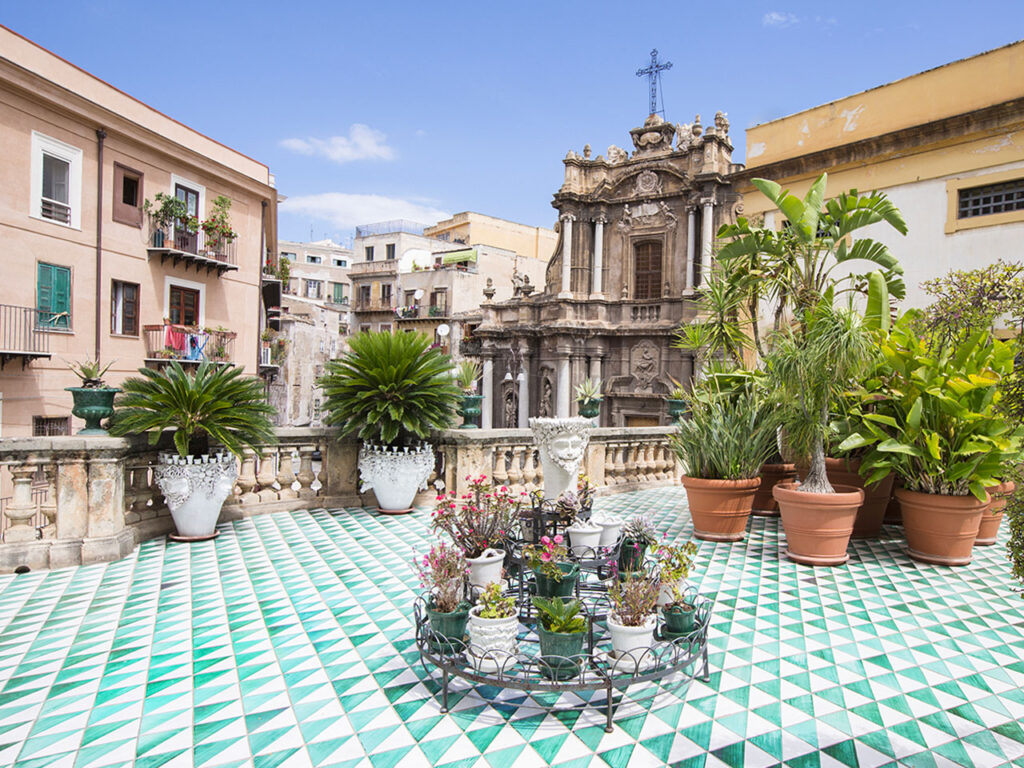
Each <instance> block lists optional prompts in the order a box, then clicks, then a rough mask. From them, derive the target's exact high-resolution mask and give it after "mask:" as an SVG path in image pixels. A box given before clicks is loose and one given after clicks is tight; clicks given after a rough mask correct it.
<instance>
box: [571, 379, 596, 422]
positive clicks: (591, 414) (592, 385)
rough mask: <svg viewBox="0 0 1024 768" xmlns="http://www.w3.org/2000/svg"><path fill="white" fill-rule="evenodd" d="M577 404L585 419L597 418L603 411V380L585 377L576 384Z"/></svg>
mask: <svg viewBox="0 0 1024 768" xmlns="http://www.w3.org/2000/svg"><path fill="white" fill-rule="evenodd" d="M575 394H576V406H577V408H578V409H579V414H580V416H582V417H583V418H585V419H593V418H596V417H597V416H598V415H600V413H601V400H602V397H601V382H600V380H598V381H591V380H590V379H584V380H583V381H582V382H580V384H578V385H577V386H576V393H575Z"/></svg>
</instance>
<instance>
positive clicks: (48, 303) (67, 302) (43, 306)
mask: <svg viewBox="0 0 1024 768" xmlns="http://www.w3.org/2000/svg"><path fill="white" fill-rule="evenodd" d="M36 309H38V310H39V324H40V325H43V326H47V327H50V328H70V327H71V316H70V312H71V270H70V269H68V268H67V267H55V266H53V265H52V264H39V265H38V269H37V271H36Z"/></svg>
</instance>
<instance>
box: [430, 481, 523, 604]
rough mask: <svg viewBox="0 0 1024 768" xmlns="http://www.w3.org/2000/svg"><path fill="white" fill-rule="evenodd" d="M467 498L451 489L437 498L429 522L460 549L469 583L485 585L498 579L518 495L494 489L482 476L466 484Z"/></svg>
mask: <svg viewBox="0 0 1024 768" xmlns="http://www.w3.org/2000/svg"><path fill="white" fill-rule="evenodd" d="M469 488H470V493H469V498H465V497H464V498H461V499H459V498H457V496H456V494H455V492H454V491H450V492H449V493H448V495H447V496H438V497H437V507H436V508H435V510H434V514H433V517H432V519H431V522H430V527H431V530H432V531H444V532H445V533H446V534H448V536H449V538H451V540H452V541H453V542H454V543H455V545H456V546H457V547H459V548H460V549H462V551H463V552H464V553H465V556H466V562H467V563H468V564H469V583H470V585H471V586H474V587H481V588H483V587H486V586H488V585H489V584H492V583H498V582H500V581H501V568H502V563H503V562H504V560H505V550H504V546H505V542H506V540H507V539H508V537H509V532H510V531H511V530H512V526H513V525H514V524H515V521H516V519H517V518H518V517H519V498H518V497H517V496H515V495H514V494H513V493H512V491H510V490H509V489H508V488H507V487H505V486H501V487H500V488H494V487H493V486H491V485H490V484H489V483H488V482H487V478H486V477H485V476H484V475H481V476H480V477H477V478H474V479H472V480H471V481H470V484H469Z"/></svg>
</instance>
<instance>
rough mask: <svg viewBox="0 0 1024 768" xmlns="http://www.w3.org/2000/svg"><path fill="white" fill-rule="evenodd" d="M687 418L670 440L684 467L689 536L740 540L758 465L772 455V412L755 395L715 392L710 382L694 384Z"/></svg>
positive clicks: (751, 392) (758, 482)
mask: <svg viewBox="0 0 1024 768" xmlns="http://www.w3.org/2000/svg"><path fill="white" fill-rule="evenodd" d="M689 407H690V416H689V418H687V419H683V420H680V422H679V423H678V425H677V426H676V431H675V432H674V433H673V434H672V435H671V436H670V439H671V442H672V448H673V450H674V451H675V453H676V455H677V456H678V457H679V460H680V461H681V462H682V463H683V466H684V468H685V472H684V474H683V477H682V483H683V487H685V488H686V497H687V500H688V501H689V507H690V517H691V518H692V519H693V531H694V535H695V536H696V537H697V538H698V539H707V540H709V541H740V540H742V539H743V537H744V536H746V530H747V520H748V519H749V518H750V512H751V510H752V509H753V507H754V493H755V492H756V491H757V488H758V486H760V485H761V477H760V472H761V466H762V465H763V464H764V463H765V461H766V460H767V458H768V457H769V456H771V455H772V453H773V452H774V451H775V427H776V421H775V418H774V409H773V408H771V407H769V406H768V404H767V403H766V402H765V400H764V398H763V397H762V396H761V394H760V393H758V392H756V391H755V390H752V389H742V390H740V391H738V392H735V393H731V394H728V395H727V394H723V393H722V392H720V391H719V390H718V389H717V387H716V385H715V383H714V380H713V379H708V380H705V381H704V382H701V383H699V384H697V385H695V389H694V391H693V392H692V393H691V394H690V396H689Z"/></svg>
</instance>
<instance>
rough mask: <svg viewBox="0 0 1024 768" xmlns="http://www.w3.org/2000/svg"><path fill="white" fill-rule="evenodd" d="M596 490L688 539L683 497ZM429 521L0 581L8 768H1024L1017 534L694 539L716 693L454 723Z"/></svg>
mask: <svg viewBox="0 0 1024 768" xmlns="http://www.w3.org/2000/svg"><path fill="white" fill-rule="evenodd" d="M598 503H599V504H600V505H601V506H608V507H615V508H616V509H618V510H619V511H622V512H629V513H632V512H639V511H651V512H652V513H653V514H654V515H655V518H656V519H657V521H658V522H659V524H660V525H661V527H662V528H663V529H664V530H666V531H667V532H668V534H669V536H670V537H685V536H687V535H688V534H689V532H690V523H689V516H688V515H687V514H686V513H685V511H682V510H684V509H685V506H684V496H683V492H682V490H681V489H669V490H651V491H646V492H641V493H636V494H631V495H628V496H618V497H612V498H608V499H601V500H599V501H598ZM428 519H429V517H428V513H427V512H426V511H421V512H417V513H415V514H413V515H409V516H405V517H380V516H377V515H375V514H373V513H370V512H367V511H364V510H341V511H333V512H328V511H317V512H296V513H294V514H278V515H273V516H267V517H260V518H255V519H250V520H244V521H241V522H238V523H232V524H229V525H225V526H224V527H223V532H222V535H221V537H220V538H219V539H218V540H217V541H215V542H207V543H203V544H198V545H191V546H189V545H184V544H170V543H167V542H164V541H150V542H147V543H146V544H143V545H142V546H141V547H140V548H139V549H138V551H137V552H136V553H135V554H134V555H133V556H131V557H129V558H127V559H126V560H123V561H121V562H118V563H113V564H109V565H99V566H87V567H82V568H71V569H66V570H61V571H54V572H52V573H31V574H26V575H22V576H6V577H3V578H0V766H11V765H14V766H17V768H29V766H90V767H94V768H100V766H122V765H124V766H127V765H133V764H134V765H136V766H259V767H263V766H268V767H269V766H278V765H280V766H308V765H313V766H350V765H351V766H396V765H400V766H402V768H415V767H416V766H431V765H438V766H441V765H453V766H512V765H515V766H517V767H519V766H533V765H565V766H585V765H595V766H604V765H610V766H627V765H628V766H630V767H631V768H632V767H633V766H647V765H677V764H678V765H708V766H712V765H715V766H717V765H723V764H724V765H731V766H747V765H749V766H760V765H773V764H779V763H785V764H787V765H793V766H796V765H847V766H854V765H863V766H879V765H914V766H916V765H922V766H924V765H927V766H931V765H938V766H945V765H964V766H998V765H1022V766H1024V727H1022V723H1024V600H1021V598H1020V596H1019V595H1017V594H1014V593H1013V592H1012V591H1011V585H1010V582H1009V578H1008V576H1007V565H1006V562H1005V560H1004V557H1003V553H1002V547H1001V546H997V547H989V548H986V549H981V550H979V551H977V552H976V556H975V562H974V563H973V564H972V565H971V566H969V567H967V568H959V569H954V568H949V569H944V568H937V567H930V566H923V565H917V564H914V563H912V562H911V561H910V560H908V559H907V558H906V557H905V556H904V555H903V554H902V553H901V552H900V541H899V539H896V538H883V539H882V540H880V541H874V542H866V543H855V544H854V545H853V553H854V555H853V557H852V558H851V560H850V562H849V564H848V565H846V566H845V567H840V568H835V569H811V568H806V567H802V566H798V565H795V564H793V563H790V562H788V561H787V560H785V559H784V558H783V557H782V556H781V552H782V546H781V536H780V531H779V528H778V524H777V522H776V521H774V520H764V519H755V520H754V521H753V522H752V523H751V531H750V535H749V537H748V540H747V541H746V542H745V543H739V544H733V545H728V544H718V545H714V544H709V543H703V544H701V548H700V555H699V561H698V569H697V571H696V573H695V580H696V581H698V582H699V583H700V585H701V589H702V591H703V592H705V593H707V594H710V595H714V596H715V597H716V600H717V602H716V605H715V610H714V614H713V619H712V631H711V634H710V647H711V665H712V678H711V682H710V684H707V685H705V684H703V683H699V682H695V683H694V684H693V685H692V686H691V687H690V689H689V690H688V691H686V692H685V693H683V694H682V696H681V698H676V697H675V696H674V695H671V694H667V695H665V696H664V697H662V698H659V699H658V700H656V701H655V703H654V704H653V705H652V706H649V708H647V709H645V708H643V707H639V706H637V705H633V706H632V707H627V708H624V709H623V710H622V711H620V713H619V715H618V720H617V724H616V729H615V732H614V733H612V734H605V733H604V731H603V729H602V727H601V725H602V723H601V716H600V714H599V713H593V714H590V713H584V714H582V715H579V714H577V713H574V712H561V713H558V714H556V715H545V714H543V713H538V712H537V711H536V710H528V709H525V708H517V707H515V706H506V705H497V706H492V705H490V704H482V703H481V701H480V699H478V698H476V697H474V696H473V695H466V694H465V693H464V691H465V688H464V687H461V688H459V687H457V689H456V690H458V691H459V692H460V693H457V694H456V695H455V696H453V698H452V701H453V711H452V713H451V714H450V715H447V716H442V715H440V714H439V713H438V704H437V702H436V700H435V699H434V693H435V692H436V691H437V686H436V685H435V684H434V683H433V682H432V681H431V680H429V679H428V678H427V676H426V673H425V672H424V670H423V668H422V667H421V666H419V664H418V663H417V659H418V657H417V654H416V651H415V649H414V645H413V637H412V620H411V615H412V599H413V596H414V594H415V579H414V577H413V574H412V571H411V569H410V568H409V566H408V565H407V562H408V560H409V556H410V553H411V551H412V549H413V548H422V546H423V544H424V542H425V541H426V540H427V520H428ZM458 685H459V684H458V683H456V686H458ZM510 701H515V700H514V699H511V700H510Z"/></svg>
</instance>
